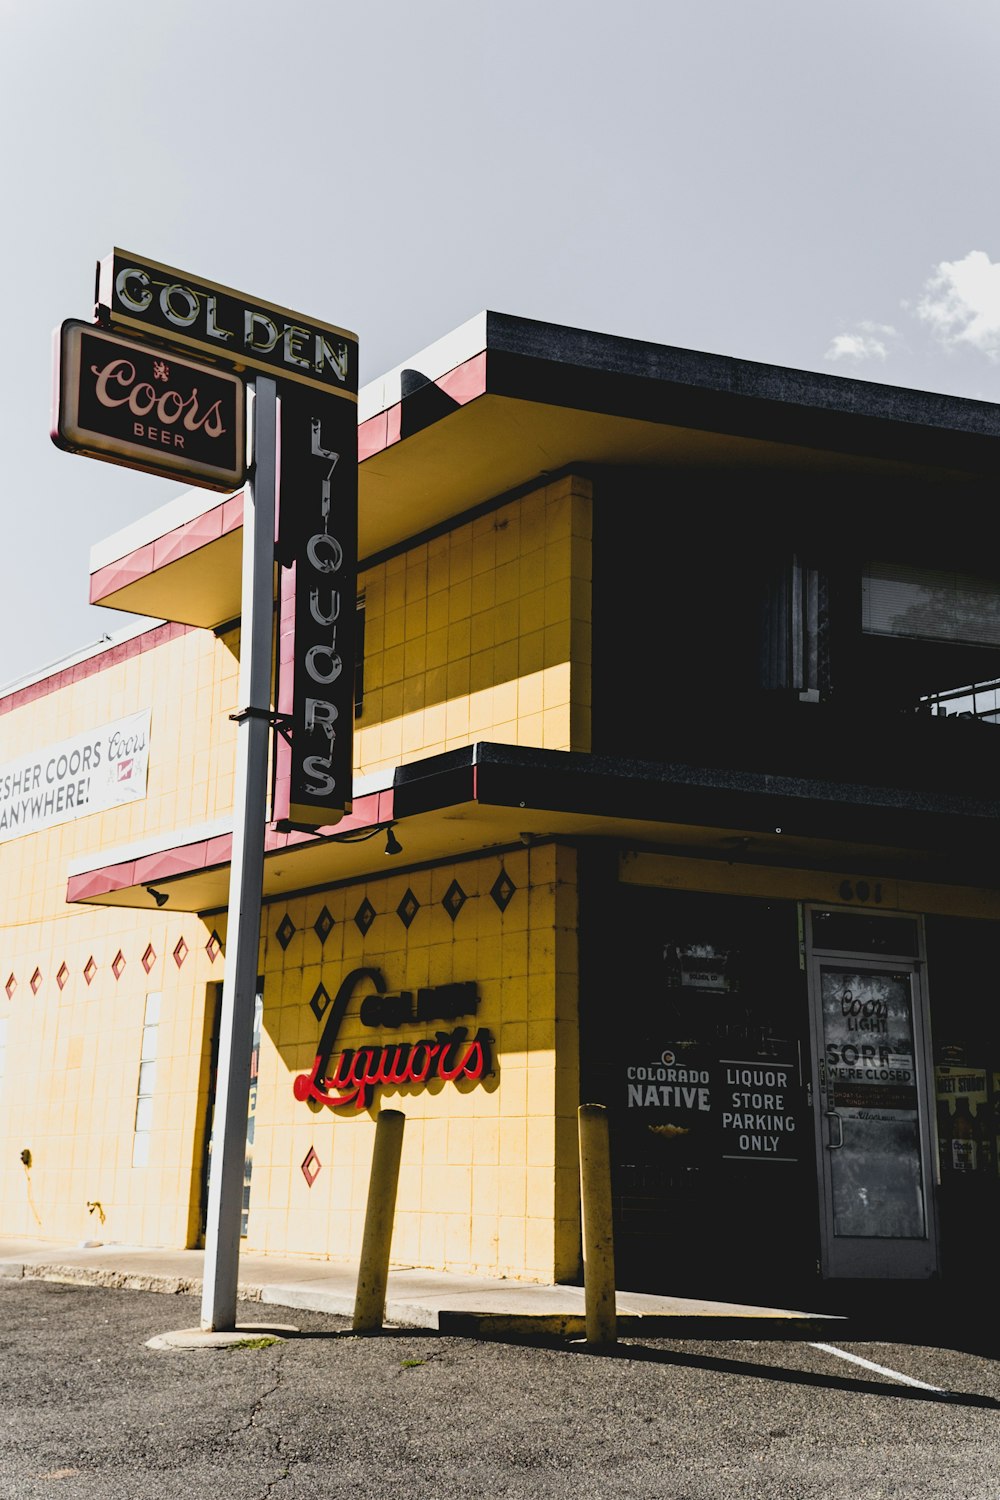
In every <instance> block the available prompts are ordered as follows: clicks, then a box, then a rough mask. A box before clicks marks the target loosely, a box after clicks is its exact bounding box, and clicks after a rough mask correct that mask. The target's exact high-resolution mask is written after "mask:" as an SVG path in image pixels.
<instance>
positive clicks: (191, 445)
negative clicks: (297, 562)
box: [52, 318, 246, 490]
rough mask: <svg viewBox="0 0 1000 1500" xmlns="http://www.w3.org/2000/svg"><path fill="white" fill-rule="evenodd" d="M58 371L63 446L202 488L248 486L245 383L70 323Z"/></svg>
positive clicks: (56, 425)
mask: <svg viewBox="0 0 1000 1500" xmlns="http://www.w3.org/2000/svg"><path fill="white" fill-rule="evenodd" d="M56 368H57V399H56V410H55V412H54V415H53V423H52V440H53V442H54V443H56V445H57V446H58V447H60V448H66V449H68V450H69V451H70V452H71V453H84V454H87V455H88V456H89V457H91V458H103V459H105V460H107V462H109V463H116V464H124V465H125V466H126V467H127V468H132V469H144V470H146V471H147V472H148V473H153V474H163V475H166V476H169V477H170V478H173V479H187V480H189V481H190V482H191V483H192V484H196V485H200V486H202V487H203V488H205V489H213V490H232V489H236V488H238V486H239V485H241V484H242V483H243V479H244V477H245V473H246V438H245V429H244V409H245V399H244V392H243V382H242V380H241V379H240V378H239V377H238V376H236V375H231V374H229V373H228V371H225V370H218V369H214V368H212V367H210V366H208V365H203V364H195V363H194V362H193V361H191V360H189V359H185V358H183V357H182V356H180V355H175V354H173V353H172V352H171V351H170V350H164V349H157V348H154V347H152V346H151V345H147V344H139V343H136V342H135V341H134V340H133V339H124V338H121V337H120V336H119V335H118V334H113V333H108V332H106V331H105V330H104V329H101V328H95V327H93V326H92V325H91V324H89V323H83V322H80V321H78V320H76V319H73V318H70V319H68V320H67V321H66V322H65V323H63V325H62V327H61V329H60V330H59V333H58V347H57V360H56Z"/></svg>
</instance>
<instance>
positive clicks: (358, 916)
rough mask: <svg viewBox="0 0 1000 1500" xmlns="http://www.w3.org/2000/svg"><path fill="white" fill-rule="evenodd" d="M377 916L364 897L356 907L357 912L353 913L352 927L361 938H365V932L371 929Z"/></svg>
mask: <svg viewBox="0 0 1000 1500" xmlns="http://www.w3.org/2000/svg"><path fill="white" fill-rule="evenodd" d="M377 915H378V913H377V912H376V910H375V908H374V906H372V904H371V902H370V901H369V900H368V897H367V896H366V897H365V899H364V900H363V901H362V903H361V905H360V906H359V907H358V909H357V911H356V912H355V913H354V925H355V927H357V929H358V931H359V932H360V934H361V936H362V937H364V936H365V934H366V932H367V931H368V929H369V928H370V927H371V925H372V923H373V922H374V920H375V918H376V916H377Z"/></svg>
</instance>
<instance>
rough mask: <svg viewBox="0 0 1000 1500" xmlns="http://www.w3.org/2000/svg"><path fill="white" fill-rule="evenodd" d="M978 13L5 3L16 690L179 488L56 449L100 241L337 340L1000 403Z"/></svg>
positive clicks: (0, 218)
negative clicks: (615, 353)
mask: <svg viewBox="0 0 1000 1500" xmlns="http://www.w3.org/2000/svg"><path fill="white" fill-rule="evenodd" d="M998 61H1000V6H998V5H997V4H996V0H957V3H956V0H947V3H946V0H838V3H837V4H836V5H821V4H819V3H816V0H697V3H692V0H615V3H614V4H613V5H609V4H607V3H602V4H598V3H596V0H380V3H379V4H378V5H373V4H365V3H363V0H362V3H357V0H356V3H354V4H350V5H348V4H346V3H344V0H281V3H280V4H265V3H263V0H170V4H168V5H157V4H155V3H152V4H149V5H145V6H138V5H136V4H135V3H134V0H129V3H128V4H125V3H119V0H87V3H86V4H81V3H80V0H0V142H2V146H0V258H2V285H3V286H4V288H5V325H6V327H7V335H6V352H5V354H4V357H3V358H2V360H0V439H2V444H3V453H4V460H5V461H4V464H3V470H2V475H3V477H2V481H0V483H2V491H0V493H2V500H0V507H2V517H3V523H4V527H3V529H4V535H5V541H6V545H5V546H4V548H3V550H2V553H0V558H2V562H0V580H2V585H0V685H4V684H8V685H9V684H10V683H12V682H13V681H15V680H16V679H18V678H20V677H22V676H24V675H28V674H34V673H36V672H38V671H40V670H42V669H43V668H45V667H47V666H49V665H50V664H52V663H54V662H55V661H57V660H58V659H59V658H61V657H62V656H63V655H66V654H71V653H73V652H75V651H78V650H81V649H83V648H85V647H86V646H88V645H89V644H91V643H92V642H95V641H97V640H98V639H100V638H101V637H102V636H103V635H105V634H107V633H109V632H114V631H116V630H119V629H121V628H122V627H123V626H127V625H128V624H129V623H130V621H131V617H129V616H127V615H123V614H121V613H120V612H116V611H113V610H107V609H95V608H93V607H92V606H90V605H89V604H88V603H87V593H88V584H89V556H90V547H91V545H92V544H93V543H94V542H95V541H99V540H101V539H103V538H104V537H106V536H108V535H110V534H111V533H112V532H115V531H117V530H119V529H120V528H121V527H124V526H126V525H128V524H130V523H131V522H132V521H134V520H136V519H137V518H138V517H140V516H141V515H144V514H145V513H146V512H147V511H150V510H153V509H155V508H156V507H157V506H160V505H162V504H165V503H166V502H167V501H169V500H171V499H173V498H174V496H176V495H178V494H180V493H182V491H183V489H184V486H183V485H182V484H176V483H174V482H172V481H170V480H166V479H162V478H157V477H153V476H151V475H145V474H141V473H136V472H134V471H132V470H128V469H121V468H116V467H113V466H112V465H109V464H106V463H101V462H98V461H96V460H94V459H90V458H83V457H80V456H77V455H70V454H67V453H64V452H62V451H60V450H58V449H57V448H56V447H55V446H54V445H53V443H52V442H51V439H50V437H49V426H50V407H51V384H52V356H51V340H52V332H53V330H54V329H56V328H57V327H58V326H59V324H60V323H61V322H62V320H63V319H65V318H70V317H75V318H90V316H91V315H92V308H93V284H94V266H95V262H96V261H97V260H98V259H99V258H100V257H101V256H103V255H104V254H106V253H107V252H108V251H109V250H111V249H112V248H113V247H114V246H116V245H117V246H121V247H123V248H124V249H126V250H129V251H132V252H133V253H135V254H137V255H141V256H146V257H149V258H151V259H155V260H158V261H161V262H164V263H166V264H168V265H171V266H176V267H178V268H180V269H182V270H185V271H187V272H189V273H190V274H191V275H192V276H193V277H195V278H205V279H208V280H211V281H215V282H219V283H222V284H223V285H227V286H231V287H234V288H237V289H238V290H240V291H242V292H245V293H247V294H248V295H249V296H251V297H258V298H260V299H262V300H264V301H269V302H274V303H278V304H280V305H283V306H286V307H289V308H293V309H295V310H296V311H298V312H300V313H302V314H303V315H304V316H305V317H307V318H315V319H318V320H321V321H324V322H328V323H332V324H335V325H338V326H340V327H344V328H349V329H351V330H353V331H354V332H356V333H357V334H358V335H359V338H360V364H361V380H362V383H364V382H366V381H368V380H371V379H374V378H375V377H376V376H377V375H379V374H381V373H382V372H383V371H385V370H388V369H390V368H391V367H393V366H394V365H397V364H400V363H401V362H403V361H404V360H406V359H407V358H408V357H409V356H410V355H412V354H414V353H415V352H417V351H418V350H419V349H421V348H423V347H424V346H425V345H427V344H429V343H431V342H433V341H434V340H435V339H437V338H439V337H441V336H442V335H443V334H445V333H447V332H449V331H450V330H451V329H453V328H455V327H457V326H458V325H459V324H461V323H463V322H465V321H466V319H468V318H470V317H471V316H473V314H475V313H477V312H479V311H480V310H481V309H483V308H491V309H493V310H496V311H499V312H506V313H511V314H515V315H518V316H521V317H528V318H540V319H543V320H545V321H548V322H553V323H563V324H567V325H570V326H573V327H578V328H588V329H595V330H599V331H601V332H605V333H613V334H620V335H623V336H626V337H630V338H638V339H648V340H652V341H653V342H656V343H662V344H673V345H678V346H680V347H683V348H689V349H697V350H704V351H708V352H712V353H716V354H725V355H733V356H736V357H738V358H741V359H750V360H760V361H763V362H765V363H771V364H779V365H787V366H791V367H794V368H799V369H807V370H820V371H825V372H827V373H830V374H833V375H843V376H850V377H854V378H862V379H868V380H874V381H879V382H889V383H891V384H894V385H901V386H911V387H916V388H920V389H924V390H934V391H941V392H947V393H950V394H953V395H959V396H966V397H973V398H976V399H980V400H988V401H1000V194H998V191H997V178H998V172H997V159H998V146H1000V90H998V89H997V87H996V72H997V66H998Z"/></svg>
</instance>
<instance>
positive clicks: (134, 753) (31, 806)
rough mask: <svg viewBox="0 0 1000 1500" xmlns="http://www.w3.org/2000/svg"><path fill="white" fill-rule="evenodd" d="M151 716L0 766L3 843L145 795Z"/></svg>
mask: <svg viewBox="0 0 1000 1500" xmlns="http://www.w3.org/2000/svg"><path fill="white" fill-rule="evenodd" d="M149 719H150V711H149V709H148V708H146V709H143V710H142V712H141V713H137V714H131V715H130V716H129V717H128V718H127V719H116V720H115V721H114V723H113V724H102V725H100V726H99V727H98V728H97V729H88V730H85V731H84V733H83V734H76V735H74V736H73V738H72V739H69V740H60V741H59V742H58V743H56V744H51V745H39V746H37V747H36V748H35V749H34V750H31V751H29V752H28V753H27V754H26V755H20V756H18V758H17V759H16V760H11V761H7V763H6V764H4V765H0V844H2V843H6V841H7V840H8V839H16V838H20V837H21V836H22V835H23V834H26V833H37V832H38V831H39V830H40V829H42V828H52V827H54V826H55V824H57V823H69V822H71V821H72V820H73V819H74V818H85V817H87V816H88V815H89V814H90V813H95V812H106V811H107V809H108V808H111V807H120V806H121V805H122V804H123V803H125V802H138V801H140V800H141V799H142V798H143V797H145V795H146V771H147V768H148V765H149Z"/></svg>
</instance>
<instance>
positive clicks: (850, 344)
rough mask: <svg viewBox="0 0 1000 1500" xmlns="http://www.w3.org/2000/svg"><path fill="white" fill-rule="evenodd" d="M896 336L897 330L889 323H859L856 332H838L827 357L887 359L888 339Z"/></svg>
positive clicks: (825, 356) (827, 352)
mask: <svg viewBox="0 0 1000 1500" xmlns="http://www.w3.org/2000/svg"><path fill="white" fill-rule="evenodd" d="M895 337H896V330H895V328H893V327H892V326H891V325H890V324H889V323H871V322H868V321H867V320H866V321H865V322H862V323H859V324H858V331H857V332H856V333H838V334H837V335H836V337H835V338H833V339H832V340H831V342H830V347H829V349H827V351H826V354H825V355H824V358H825V359H855V360H863V359H887V358H888V356H889V347H888V344H887V343H886V340H887V339H892V338H895Z"/></svg>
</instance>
